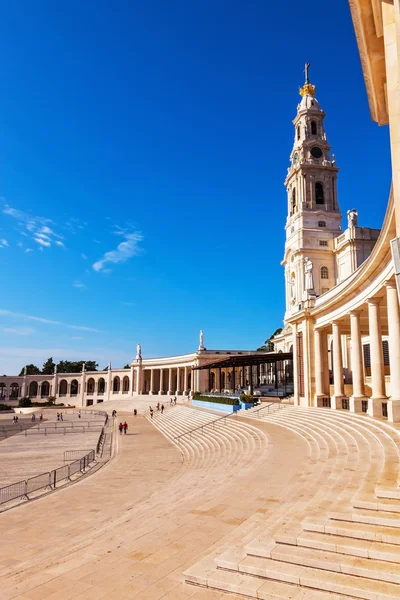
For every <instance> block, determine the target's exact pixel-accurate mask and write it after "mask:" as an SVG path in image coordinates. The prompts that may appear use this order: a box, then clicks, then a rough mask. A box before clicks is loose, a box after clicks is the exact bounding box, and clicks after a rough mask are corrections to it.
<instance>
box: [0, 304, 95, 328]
mask: <svg viewBox="0 0 400 600" xmlns="http://www.w3.org/2000/svg"><path fill="white" fill-rule="evenodd" d="M1 315H2V316H6V317H18V318H20V319H29V320H30V321H38V322H39V323H46V324H47V325H61V326H62V327H67V328H68V329H79V330H80V331H91V332H93V333H100V331H99V330H98V329H94V328H93V327H86V326H83V325H68V324H67V323H63V322H62V321H53V320H51V319H44V318H43V317H33V316H32V315H24V314H22V313H17V312H14V311H12V310H4V309H0V316H1Z"/></svg>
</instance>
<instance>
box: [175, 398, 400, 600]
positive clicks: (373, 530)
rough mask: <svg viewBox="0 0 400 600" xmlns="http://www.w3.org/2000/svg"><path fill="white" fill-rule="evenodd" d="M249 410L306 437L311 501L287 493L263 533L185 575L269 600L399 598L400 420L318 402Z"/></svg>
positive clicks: (252, 415) (297, 493)
mask: <svg viewBox="0 0 400 600" xmlns="http://www.w3.org/2000/svg"><path fill="white" fill-rule="evenodd" d="M245 415H246V416H247V417H248V418H249V420H250V419H259V420H262V421H264V422H268V423H270V424H271V426H277V427H281V428H285V429H288V430H290V431H292V432H294V433H296V434H297V435H299V436H301V437H302V439H303V440H305V441H306V443H307V447H308V459H309V460H308V463H307V464H305V465H304V472H303V474H302V477H301V478H300V479H302V480H303V484H305V485H308V491H313V494H311V496H312V499H311V500H309V499H305V498H303V497H302V492H301V486H300V485H299V486H298V487H297V489H296V487H294V488H293V490H292V491H287V494H286V496H285V497H282V499H281V505H280V507H279V509H278V510H277V511H275V512H274V514H273V515H272V516H271V518H270V519H266V521H265V524H264V526H263V527H262V529H261V530H260V534H259V535H258V536H257V538H256V539H253V540H249V541H244V542H243V544H241V545H238V546H236V547H234V548H232V547H229V548H228V549H227V550H226V551H225V552H224V553H223V554H219V555H217V556H216V558H214V557H207V558H205V559H204V560H202V561H201V562H199V563H197V564H196V565H195V566H194V567H192V568H191V569H189V570H187V571H186V573H185V576H186V581H187V582H188V583H191V584H195V585H200V586H203V587H208V588H211V589H217V590H222V591H226V592H231V593H232V592H233V593H236V594H239V595H242V596H247V597H251V598H259V599H264V600H278V599H284V598H285V599H286V598H293V599H295V600H300V599H302V600H328V599H329V600H333V598H335V599H344V598H347V599H349V598H352V599H355V598H357V599H364V600H394V599H397V600H398V599H399V598H400V488H399V482H398V477H399V455H400V432H399V431H398V430H397V429H396V427H395V426H392V425H388V424H387V423H386V422H384V421H379V420H374V419H371V418H369V417H367V416H360V415H354V414H351V413H348V412H344V411H343V412H342V411H332V410H329V409H319V408H318V409H313V408H299V407H290V406H286V407H285V408H284V409H283V410H278V409H276V410H274V411H273V412H271V411H268V410H263V411H260V412H258V414H257V412H256V411H246V413H245ZM299 483H300V482H299ZM310 487H311V488H312V489H311V490H310Z"/></svg>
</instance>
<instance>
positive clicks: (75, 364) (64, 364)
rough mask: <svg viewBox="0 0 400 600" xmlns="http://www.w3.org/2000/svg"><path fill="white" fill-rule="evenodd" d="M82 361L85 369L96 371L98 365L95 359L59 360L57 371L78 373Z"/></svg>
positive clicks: (80, 369)
mask: <svg viewBox="0 0 400 600" xmlns="http://www.w3.org/2000/svg"><path fill="white" fill-rule="evenodd" d="M83 363H85V369H86V371H97V367H98V366H99V365H98V364H97V362H96V361H95V360H86V361H85V360H78V361H71V360H60V362H59V363H58V365H57V371H58V373H80V372H81V371H82V367H83Z"/></svg>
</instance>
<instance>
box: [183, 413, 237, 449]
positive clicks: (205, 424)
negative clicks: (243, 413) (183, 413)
mask: <svg viewBox="0 0 400 600" xmlns="http://www.w3.org/2000/svg"><path fill="white" fill-rule="evenodd" d="M233 416H237V412H234V413H230V414H229V415H223V416H222V417H218V419H213V420H212V421H208V423H204V424H203V425H199V427H195V428H194V429H191V430H190V431H186V432H185V433H181V435H178V436H177V437H174V438H172V439H173V441H177V442H178V444H179V442H180V441H181V439H182V438H183V437H185V436H187V435H188V436H189V439H190V440H191V439H192V433H194V432H195V431H201V433H204V429H205V428H206V427H207V428H208V427H211V426H212V428H213V429H215V423H217V422H218V421H223V420H225V419H229V418H230V417H233Z"/></svg>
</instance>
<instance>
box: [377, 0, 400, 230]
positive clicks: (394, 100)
mask: <svg viewBox="0 0 400 600" xmlns="http://www.w3.org/2000/svg"><path fill="white" fill-rule="evenodd" d="M379 6H380V7H381V8H382V27H383V41H384V46H385V58H386V60H385V68H386V84H385V95H386V100H387V106H388V113H389V115H388V116H389V119H388V123H389V129H390V149H391V157H392V182H393V196H394V206H395V211H394V214H395V220H396V236H397V238H400V127H399V117H400V105H399V97H400V77H399V68H400V8H399V3H398V2H391V3H390V2H380V3H379ZM377 7H378V5H377ZM378 10H379V8H378Z"/></svg>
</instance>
